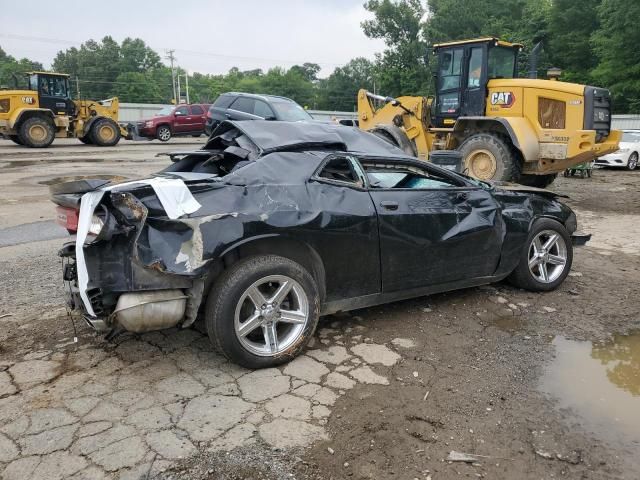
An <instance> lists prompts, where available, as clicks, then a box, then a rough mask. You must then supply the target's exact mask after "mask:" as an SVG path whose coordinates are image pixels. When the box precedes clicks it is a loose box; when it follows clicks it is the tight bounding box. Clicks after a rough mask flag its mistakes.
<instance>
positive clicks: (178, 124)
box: [173, 105, 191, 133]
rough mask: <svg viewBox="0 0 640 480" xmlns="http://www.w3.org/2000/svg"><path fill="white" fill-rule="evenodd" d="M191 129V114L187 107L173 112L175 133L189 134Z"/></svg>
mask: <svg viewBox="0 0 640 480" xmlns="http://www.w3.org/2000/svg"><path fill="white" fill-rule="evenodd" d="M190 129H191V113H190V112H189V107H188V106H187V105H181V106H179V107H177V108H176V109H175V110H174V111H173V131H174V132H175V133H184V132H189V131H190Z"/></svg>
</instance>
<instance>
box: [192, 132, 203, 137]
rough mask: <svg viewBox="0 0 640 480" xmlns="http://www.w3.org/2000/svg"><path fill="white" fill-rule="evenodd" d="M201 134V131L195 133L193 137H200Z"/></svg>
mask: <svg viewBox="0 0 640 480" xmlns="http://www.w3.org/2000/svg"><path fill="white" fill-rule="evenodd" d="M200 135H202V134H201V133H194V134H193V135H191V136H192V137H193V138H200Z"/></svg>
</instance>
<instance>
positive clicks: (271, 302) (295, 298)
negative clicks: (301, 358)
mask: <svg viewBox="0 0 640 480" xmlns="http://www.w3.org/2000/svg"><path fill="white" fill-rule="evenodd" d="M308 322H309V300H308V298H307V294H306V293H305V291H304V289H303V288H302V286H301V285H300V284H299V283H298V282H296V281H295V280H294V279H292V278H290V277H287V276H285V275H269V276H267V277H263V278H261V279H259V280H257V281H256V282H254V283H253V284H252V285H251V286H250V287H249V288H247V289H246V290H245V291H244V293H243V294H242V295H241V296H240V299H239V301H238V304H237V306H236V310H235V318H234V328H235V333H236V337H237V338H238V341H239V342H240V344H241V345H242V346H243V347H244V348H245V349H247V350H248V351H250V352H251V353H253V354H255V355H259V356H275V355H278V354H279V353H281V352H284V351H285V350H287V349H289V348H290V347H291V346H292V345H293V344H295V343H296V342H297V341H298V340H299V339H300V337H301V336H302V333H303V332H304V330H305V328H306V326H307V323H308Z"/></svg>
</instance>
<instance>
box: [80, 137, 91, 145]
mask: <svg viewBox="0 0 640 480" xmlns="http://www.w3.org/2000/svg"><path fill="white" fill-rule="evenodd" d="M78 140H80V141H81V142H82V143H84V144H85V145H93V142H92V141H91V136H90V135H85V136H84V137H78Z"/></svg>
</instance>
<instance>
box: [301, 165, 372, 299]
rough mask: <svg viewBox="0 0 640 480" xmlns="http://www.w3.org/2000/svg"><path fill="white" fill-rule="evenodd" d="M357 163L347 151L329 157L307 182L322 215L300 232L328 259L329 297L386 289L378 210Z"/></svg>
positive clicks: (327, 288)
mask: <svg viewBox="0 0 640 480" xmlns="http://www.w3.org/2000/svg"><path fill="white" fill-rule="evenodd" d="M354 165H355V164H354V160H353V158H351V157H350V156H347V155H336V156H331V157H328V158H327V159H325V160H324V161H323V163H322V164H321V166H320V167H319V169H318V171H317V172H316V174H315V175H314V176H313V177H312V178H311V179H310V180H309V182H308V184H307V192H308V195H309V199H310V204H311V205H313V206H314V207H313V208H314V209H317V210H318V212H319V215H318V216H317V219H316V220H315V221H314V222H313V225H314V226H313V227H308V226H305V228H304V229H303V231H300V232H298V235H300V237H301V238H305V239H306V242H308V243H309V244H310V245H312V246H313V248H314V250H315V251H316V252H318V254H319V255H320V258H321V259H322V261H323V267H324V277H325V278H326V301H327V302H335V301H340V300H344V299H347V298H354V297H362V296H365V295H371V294H377V293H380V290H381V282H380V250H379V243H378V221H377V216H376V210H375V208H374V206H373V203H372V201H371V197H370V196H369V193H368V192H367V189H366V188H365V187H364V178H363V177H362V175H361V174H360V173H358V170H356V168H355V166H354Z"/></svg>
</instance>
